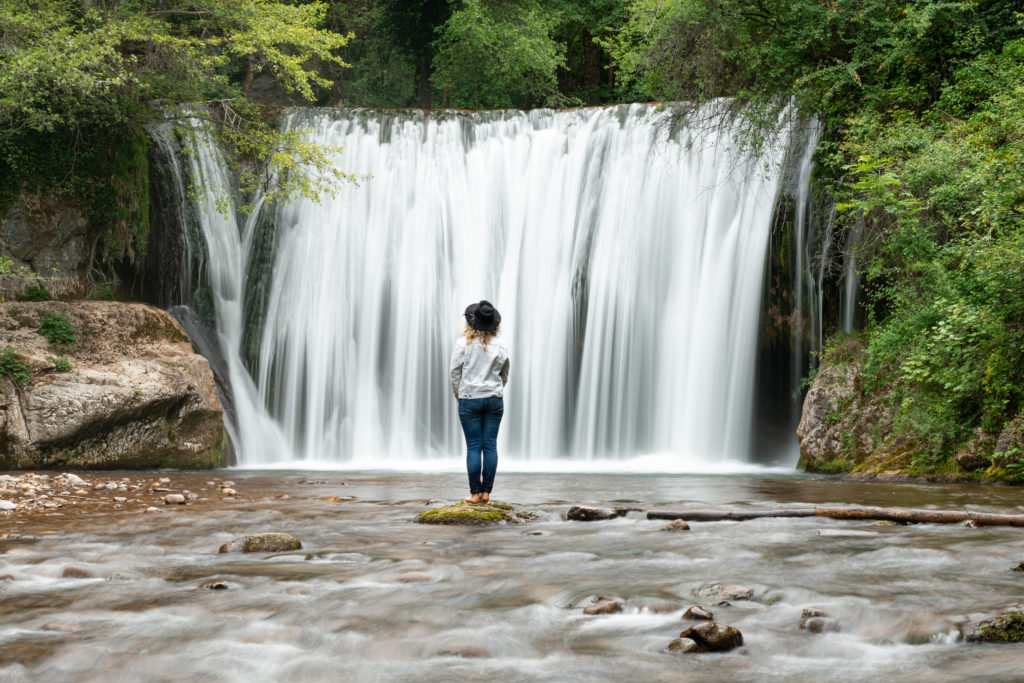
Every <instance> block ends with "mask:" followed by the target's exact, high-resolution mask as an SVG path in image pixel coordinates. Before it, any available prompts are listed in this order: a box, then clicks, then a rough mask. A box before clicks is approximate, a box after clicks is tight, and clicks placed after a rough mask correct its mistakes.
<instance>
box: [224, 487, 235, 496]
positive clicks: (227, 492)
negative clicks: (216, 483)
mask: <svg viewBox="0 0 1024 683" xmlns="http://www.w3.org/2000/svg"><path fill="white" fill-rule="evenodd" d="M220 492H221V493H223V494H224V495H225V496H237V495H238V491H236V490H234V489H232V488H223V489H221V490H220Z"/></svg>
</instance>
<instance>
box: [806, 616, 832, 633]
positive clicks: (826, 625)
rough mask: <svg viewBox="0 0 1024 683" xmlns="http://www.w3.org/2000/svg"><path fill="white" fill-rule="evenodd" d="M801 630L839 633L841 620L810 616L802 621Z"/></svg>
mask: <svg viewBox="0 0 1024 683" xmlns="http://www.w3.org/2000/svg"><path fill="white" fill-rule="evenodd" d="M800 630H801V631H807V632H808V633H838V632H839V622H838V621H836V620H835V619H832V618H831V617H810V618H808V619H804V620H803V621H802V622H800Z"/></svg>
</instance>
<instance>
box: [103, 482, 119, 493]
mask: <svg viewBox="0 0 1024 683" xmlns="http://www.w3.org/2000/svg"><path fill="white" fill-rule="evenodd" d="M105 488H106V489H107V490H108V491H113V490H114V489H116V488H117V482H116V481H108V482H107V485H106V487H105Z"/></svg>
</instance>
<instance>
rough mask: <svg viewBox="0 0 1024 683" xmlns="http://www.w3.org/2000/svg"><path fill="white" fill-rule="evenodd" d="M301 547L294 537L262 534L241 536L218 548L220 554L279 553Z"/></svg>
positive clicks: (279, 534) (271, 533)
mask: <svg viewBox="0 0 1024 683" xmlns="http://www.w3.org/2000/svg"><path fill="white" fill-rule="evenodd" d="M301 547H302V543H300V542H299V540H298V539H297V538H295V537H294V536H289V535H288V534H281V533H273V532H270V533H263V534H252V535H250V536H242V537H241V538H236V539H234V540H233V541H228V542H227V543H225V544H224V545H222V546H221V547H220V552H222V553H280V552H284V551H287V550H298V549H299V548H301Z"/></svg>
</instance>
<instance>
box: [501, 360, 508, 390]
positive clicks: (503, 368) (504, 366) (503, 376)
mask: <svg viewBox="0 0 1024 683" xmlns="http://www.w3.org/2000/svg"><path fill="white" fill-rule="evenodd" d="M508 366H509V361H508V358H506V359H505V362H504V363H502V365H501V373H500V374H501V386H505V385H506V384H508Z"/></svg>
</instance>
